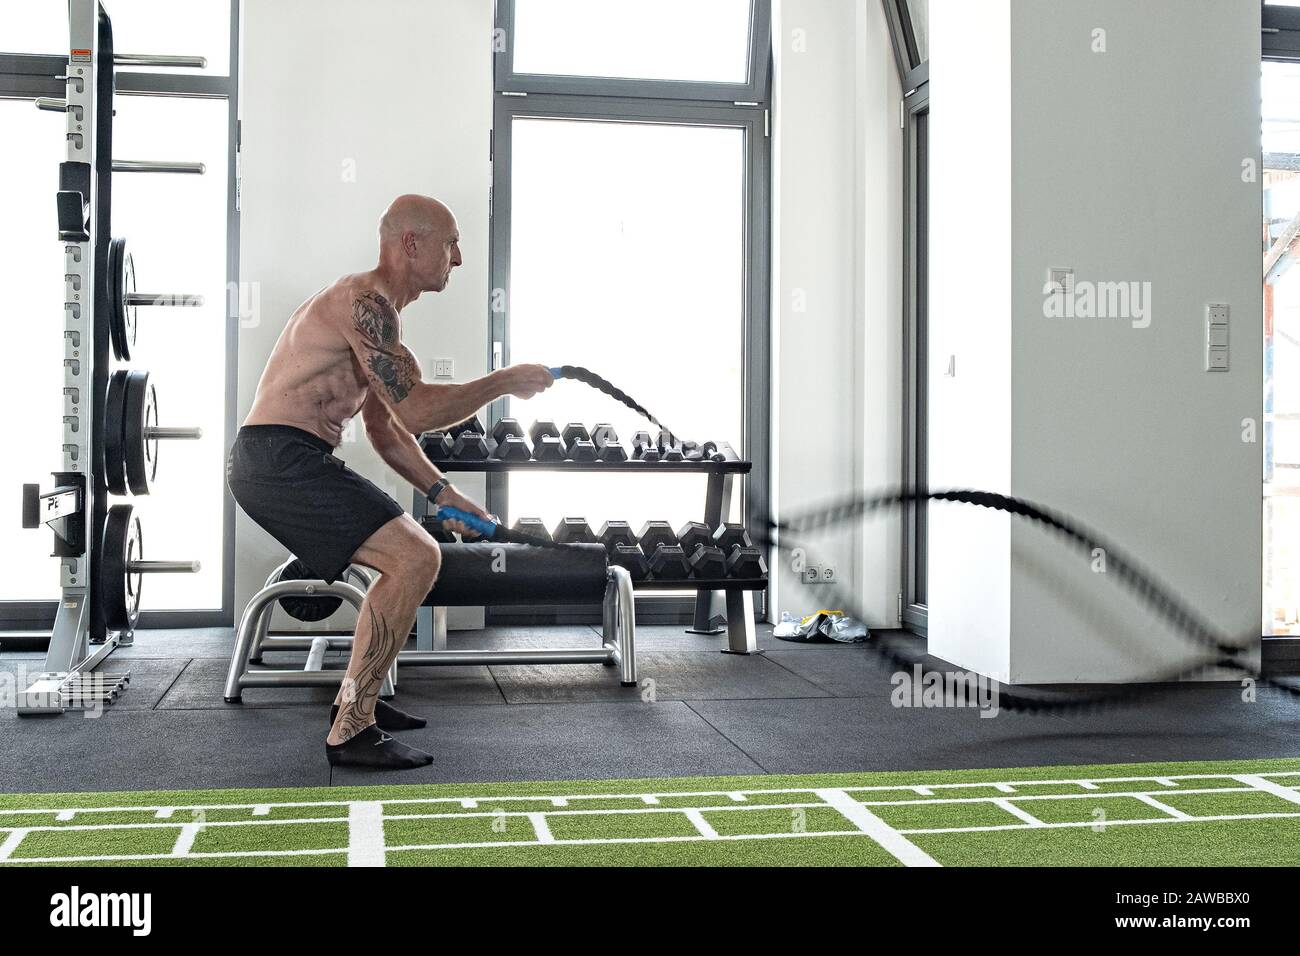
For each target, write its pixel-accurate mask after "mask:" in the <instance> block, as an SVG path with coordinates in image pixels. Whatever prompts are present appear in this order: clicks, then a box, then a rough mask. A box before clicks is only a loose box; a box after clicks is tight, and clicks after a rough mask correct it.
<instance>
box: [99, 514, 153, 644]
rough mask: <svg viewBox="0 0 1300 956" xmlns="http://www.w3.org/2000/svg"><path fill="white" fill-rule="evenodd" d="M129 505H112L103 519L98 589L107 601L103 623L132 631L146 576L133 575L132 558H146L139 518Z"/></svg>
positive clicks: (115, 629) (139, 559)
mask: <svg viewBox="0 0 1300 956" xmlns="http://www.w3.org/2000/svg"><path fill="white" fill-rule="evenodd" d="M134 512H135V509H134V508H132V507H131V506H130V505H125V504H123V505H113V507H111V508H109V509H108V520H107V521H105V522H104V538H103V550H102V552H101V555H100V562H99V589H100V594H101V595H102V597H103V601H104V622H105V623H106V624H107V625H108V628H109V630H113V631H133V630H135V623H136V621H137V620H139V618H140V585H141V584H142V583H143V581H144V575H143V574H140V573H136V574H131V573H130V567H131V563H132V562H133V561H141V560H143V559H144V537H143V535H142V534H141V531H140V519H139V518H137V517H136V516H135V513H134Z"/></svg>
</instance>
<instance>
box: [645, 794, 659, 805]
mask: <svg viewBox="0 0 1300 956" xmlns="http://www.w3.org/2000/svg"><path fill="white" fill-rule="evenodd" d="M641 802H642V803H644V804H646V805H647V806H651V807H653V806H657V805H658V803H659V798H658V797H652V796H650V794H646V795H645V796H643V797H642V798H641Z"/></svg>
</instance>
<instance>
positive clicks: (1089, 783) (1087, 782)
mask: <svg viewBox="0 0 1300 956" xmlns="http://www.w3.org/2000/svg"><path fill="white" fill-rule="evenodd" d="M1079 786H1081V787H1083V789H1085V790H1096V789H1097V785H1096V784H1095V783H1093V782H1092V781H1091V780H1080V781H1079Z"/></svg>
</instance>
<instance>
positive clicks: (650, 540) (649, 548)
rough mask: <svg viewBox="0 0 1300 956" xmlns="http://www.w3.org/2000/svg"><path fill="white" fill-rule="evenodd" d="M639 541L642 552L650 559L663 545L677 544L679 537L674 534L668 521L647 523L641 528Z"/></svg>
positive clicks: (638, 536)
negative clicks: (656, 549)
mask: <svg viewBox="0 0 1300 956" xmlns="http://www.w3.org/2000/svg"><path fill="white" fill-rule="evenodd" d="M637 540H638V541H639V542H640V543H641V550H642V551H644V552H645V554H646V557H649V556H650V555H652V554H654V552H655V548H657V547H659V545H661V544H677V535H675V534H673V527H672V525H670V524H669V523H668V522H667V521H647V522H646V523H645V524H643V525H642V526H641V533H640V534H638V535H637Z"/></svg>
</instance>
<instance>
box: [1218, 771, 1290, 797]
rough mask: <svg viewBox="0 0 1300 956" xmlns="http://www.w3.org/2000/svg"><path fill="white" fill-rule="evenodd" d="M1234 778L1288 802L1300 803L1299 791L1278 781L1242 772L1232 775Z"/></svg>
mask: <svg viewBox="0 0 1300 956" xmlns="http://www.w3.org/2000/svg"><path fill="white" fill-rule="evenodd" d="M1233 779H1234V780H1240V781H1241V782H1242V783H1244V784H1246V785H1248V786H1251V787H1254V788H1255V789H1256V790H1263V791H1264V792H1265V793H1271V794H1273V796H1275V797H1280V798H1281V799H1283V800H1286V801H1287V802H1288V803H1300V793H1296V792H1295V791H1294V790H1292V789H1291V788H1290V787H1284V786H1282V785H1281V784H1280V783H1275V782H1274V781H1272V780H1265V779H1264V778H1263V777H1261V776H1259V775H1258V774H1253V773H1242V774H1237V775H1236V776H1235V777H1233Z"/></svg>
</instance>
